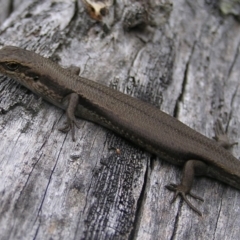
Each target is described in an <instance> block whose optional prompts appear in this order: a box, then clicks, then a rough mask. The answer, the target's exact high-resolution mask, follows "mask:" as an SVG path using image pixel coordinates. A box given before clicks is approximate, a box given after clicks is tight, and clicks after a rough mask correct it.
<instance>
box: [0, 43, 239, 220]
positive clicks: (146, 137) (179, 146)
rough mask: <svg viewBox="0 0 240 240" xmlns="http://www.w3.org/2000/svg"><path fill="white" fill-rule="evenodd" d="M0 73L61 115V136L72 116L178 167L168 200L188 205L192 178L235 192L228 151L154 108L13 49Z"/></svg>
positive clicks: (1, 61)
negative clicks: (64, 117)
mask: <svg viewBox="0 0 240 240" xmlns="http://www.w3.org/2000/svg"><path fill="white" fill-rule="evenodd" d="M0 73H2V74H4V75H7V76H9V77H11V78H13V79H16V80H17V81H19V82H20V83H21V84H23V85H24V86H25V87H27V88H28V89H30V90H31V91H32V92H34V93H35V94H37V95H39V96H41V97H42V98H44V99H46V100H47V101H49V102H51V103H52V104H54V105H56V106H58V107H60V108H62V109H64V110H66V112H67V117H68V122H67V125H66V126H65V127H64V128H63V129H62V130H63V131H66V132H67V131H69V130H70V129H72V130H73V134H74V125H76V120H75V115H76V116H78V117H80V118H84V119H87V120H90V121H93V122H95V123H98V124H100V125H102V126H104V127H107V128H108V129H111V130H113V131H114V132H116V133H118V134H120V135H121V136H123V137H125V138H127V139H129V140H130V141H132V142H133V143H135V144H137V145H139V146H141V147H143V148H144V149H146V150H147V151H149V152H151V153H154V154H156V155H158V156H159V157H160V158H161V159H164V160H166V161H168V162H171V163H173V164H175V165H180V166H184V174H183V178H182V181H181V184H179V185H176V184H170V185H169V186H167V187H168V189H170V190H172V191H175V196H174V200H175V199H176V197H177V196H178V195H181V196H182V197H183V199H184V200H185V201H186V202H187V204H188V205H189V206H190V207H191V208H192V209H193V210H194V211H196V212H197V213H198V214H200V215H201V213H200V212H199V211H198V210H197V209H196V208H195V207H194V206H192V204H191V203H190V202H189V201H188V199H187V198H186V195H191V196H192V197H195V198H197V199H200V200H201V198H199V197H197V196H195V195H194V194H192V193H191V191H190V190H191V186H192V183H193V179H194V175H201V176H208V177H212V178H215V179H217V180H219V181H222V182H225V183H227V184H228V185H231V186H233V187H235V188H237V189H240V162H239V161H238V159H236V158H235V157H234V156H233V155H232V154H231V153H230V152H229V151H227V150H226V149H224V148H223V147H221V146H220V145H218V144H217V143H216V142H215V141H214V140H212V139H209V138H207V137H205V136H203V135H202V134H200V133H198V132H196V131H195V130H193V129H191V128H189V127H188V126H186V125H185V124H183V123H182V122H180V121H179V120H177V119H176V118H174V117H172V116H170V115H168V114H166V113H164V112H162V111H160V110H159V109H157V108H156V107H154V106H152V105H150V104H148V103H145V102H143V101H141V100H138V99H136V98H133V97H131V96H128V95H126V94H123V93H121V92H119V91H116V90H114V89H111V88H109V87H107V86H104V85H101V84H99V83H97V82H94V81H92V80H89V79H86V78H82V77H80V76H77V75H75V74H73V73H72V72H71V71H69V70H67V69H64V68H62V67H60V66H59V65H58V64H56V63H54V62H52V61H51V60H50V59H47V58H44V57H42V56H40V55H38V54H36V53H34V52H32V51H27V50H23V49H21V48H18V47H12V46H8V47H4V48H2V49H1V50H0Z"/></svg>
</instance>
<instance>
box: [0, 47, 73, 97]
mask: <svg viewBox="0 0 240 240" xmlns="http://www.w3.org/2000/svg"><path fill="white" fill-rule="evenodd" d="M64 72H66V73H67V75H69V74H70V73H68V71H64V70H63V69H62V68H61V67H60V66H58V65H57V64H56V63H54V62H52V61H51V60H49V59H47V58H44V57H42V56H40V55H39V54H36V53H35V52H33V51H28V50H25V49H21V48H18V47H13V46H6V47H3V48H2V49H1V50H0V74H3V75H5V76H8V77H10V78H12V79H15V80H17V81H18V82H19V83H20V84H22V85H24V86H25V87H26V88H28V89H30V90H31V91H32V92H34V93H36V94H38V95H40V96H42V95H44V96H46V95H47V96H49V98H54V99H61V98H62V97H63V96H64V95H65V94H67V93H68V92H69V90H68V89H67V88H66V87H65V85H64V83H63V84H62V85H61V81H60V80H61V79H63V80H62V82H64V81H65V77H68V76H66V74H65V75H64ZM62 75H64V77H62ZM59 79H60V80H59Z"/></svg>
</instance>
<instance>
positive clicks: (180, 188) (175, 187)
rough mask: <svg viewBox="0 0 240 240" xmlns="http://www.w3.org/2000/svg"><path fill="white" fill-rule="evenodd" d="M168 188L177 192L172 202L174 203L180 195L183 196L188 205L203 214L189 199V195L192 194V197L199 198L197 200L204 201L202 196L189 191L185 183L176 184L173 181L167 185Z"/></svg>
mask: <svg viewBox="0 0 240 240" xmlns="http://www.w3.org/2000/svg"><path fill="white" fill-rule="evenodd" d="M165 187H166V188H167V189H168V190H170V191H173V192H175V194H174V196H173V199H172V200H171V203H173V202H174V201H175V200H176V199H177V197H178V196H181V197H182V199H183V200H184V201H185V202H186V203H187V205H188V206H189V207H190V208H191V209H192V210H193V211H195V212H196V213H197V214H198V215H200V216H202V213H201V212H200V211H199V210H198V209H197V208H196V207H194V206H193V205H192V204H191V202H190V201H189V200H188V199H187V197H186V196H187V195H190V196H191V197H193V198H195V199H197V200H200V201H204V200H203V199H202V198H201V197H199V196H197V195H195V194H193V193H191V192H188V191H187V190H186V188H185V187H184V186H183V185H181V184H180V185H177V184H174V183H171V184H169V185H167V186H165Z"/></svg>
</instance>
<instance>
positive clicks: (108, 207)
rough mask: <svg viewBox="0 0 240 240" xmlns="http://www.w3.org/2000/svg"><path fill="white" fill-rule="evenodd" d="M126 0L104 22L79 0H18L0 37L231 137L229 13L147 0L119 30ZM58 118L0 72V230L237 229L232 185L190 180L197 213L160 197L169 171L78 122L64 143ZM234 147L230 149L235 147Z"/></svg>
mask: <svg viewBox="0 0 240 240" xmlns="http://www.w3.org/2000/svg"><path fill="white" fill-rule="evenodd" d="M131 3H134V1H131ZM24 4H25V5H24ZM134 4H135V5H133V6H132V5H131V4H130V3H129V1H116V4H115V5H113V8H112V9H110V14H111V18H110V17H109V18H108V17H107V18H106V23H107V25H108V27H106V26H103V24H101V23H97V22H96V21H95V20H92V19H90V18H89V16H88V15H87V13H86V11H85V9H84V7H83V4H82V1H47V0H45V1H44V0H43V1H26V2H25V3H23V5H21V7H20V8H18V9H16V10H15V12H14V13H13V14H12V15H11V16H10V17H9V18H8V19H7V20H6V21H5V22H4V23H3V24H2V27H1V30H0V45H16V46H21V47H23V48H27V49H31V50H34V51H36V52H39V53H41V54H42V55H44V56H51V57H52V58H53V59H55V60H59V63H60V64H62V65H64V66H69V65H71V64H74V65H78V66H80V67H81V75H82V76H84V77H87V78H90V79H93V80H95V81H98V82H101V83H103V84H106V85H108V86H110V87H114V88H117V89H118V90H120V91H122V92H124V93H126V94H130V95H132V96H135V97H138V98H141V99H143V100H145V101H148V102H151V103H152V104H155V105H156V106H158V107H159V108H161V109H162V110H164V111H166V112H168V113H169V114H171V115H173V116H175V117H177V118H179V119H180V120H181V121H183V122H185V123H186V124H187V125H189V126H191V127H193V128H194V129H196V130H198V131H200V132H202V133H203V134H205V135H207V136H208V137H212V136H214V133H213V128H214V124H215V122H216V120H217V119H219V118H220V119H222V121H223V123H224V126H225V127H227V130H228V133H229V136H230V138H231V139H233V140H235V141H238V137H239V126H240V120H239V116H240V114H239V111H240V109H239V103H240V93H239V90H238V86H239V79H238V78H239V77H238V76H239V72H240V70H239V67H238V66H239V61H240V58H239V42H240V41H239V40H240V31H239V30H240V25H239V22H237V21H236V19H235V18H234V17H232V16H223V15H221V13H220V11H219V8H218V5H217V4H211V3H209V1H208V3H207V1H203V0H198V1H194V2H189V1H185V0H179V1H174V5H173V8H172V11H171V5H170V4H169V3H168V1H167V0H166V1H149V2H148V4H146V5H145V6H144V7H145V9H147V12H148V17H149V22H148V25H147V26H146V27H145V28H138V29H136V28H135V29H129V30H126V29H123V25H124V21H126V15H127V13H131V12H135V11H136V10H135V8H134V7H136V6H141V4H140V3H137V4H138V5H136V3H134ZM139 4H140V5H139ZM132 7H133V8H132ZM113 10H114V11H113ZM126 12H127V13H126ZM113 13H114V14H113ZM124 19H125V20H124ZM104 21H105V20H104ZM128 26H129V25H128ZM64 119H65V117H64V114H63V112H62V111H61V110H60V109H57V108H56V107H54V106H52V105H50V104H48V103H46V102H42V101H41V100H40V99H37V98H36V97H35V98H33V94H32V93H30V92H29V91H28V90H26V89H25V88H24V87H20V86H19V85H18V84H16V83H15V81H13V80H10V79H6V78H5V77H1V78H0V134H1V145H0V178H1V181H0V196H1V197H0V226H1V227H0V238H1V239H17V238H20V239H22V238H24V239H33V238H34V239H50V238H53V239H128V238H129V239H133V238H135V239H173V238H175V239H185V238H186V237H187V238H188V239H196V238H198V239H213V238H214V239H215V238H216V237H217V239H238V238H239V230H238V229H239V227H238V226H239V223H240V217H239V216H240V214H239V213H240V208H239V207H238V202H240V192H239V191H237V190H235V189H232V188H230V187H228V186H226V185H224V184H221V183H219V182H217V181H214V180H211V179H199V180H197V181H196V184H195V185H194V192H197V193H198V194H200V195H202V196H203V197H204V199H205V202H204V203H203V204H202V203H200V202H195V201H194V205H196V206H198V208H199V209H200V210H201V211H202V212H203V217H199V216H198V215H196V213H194V212H193V211H191V210H190V209H189V208H188V207H187V206H186V204H184V203H183V202H182V201H181V200H177V201H176V202H175V203H173V204H172V205H170V203H169V201H170V200H171V197H172V193H171V192H169V191H167V190H166V189H165V188H164V186H165V185H166V184H168V183H169V182H179V180H180V176H181V170H180V169H178V168H177V167H175V166H173V165H171V164H168V163H166V162H163V161H161V159H159V158H156V157H154V156H151V155H150V154H149V153H146V152H144V151H142V150H140V149H139V148H137V147H135V146H133V145H132V144H130V143H128V142H127V141H125V140H123V139H122V138H120V137H118V136H116V135H115V134H113V133H112V132H110V131H108V130H106V129H104V128H102V127H100V126H98V125H96V124H93V123H90V122H86V121H83V120H79V123H80V125H81V128H80V129H79V130H77V141H76V142H72V141H71V135H70V134H68V135H64V134H63V133H61V132H59V131H57V128H58V126H59V125H61V124H62V123H63V122H64ZM159 134H161V133H159ZM116 149H119V150H120V154H119V153H117V152H116ZM233 153H234V155H235V156H237V157H238V158H239V156H240V150H239V147H238V146H236V147H234V149H233Z"/></svg>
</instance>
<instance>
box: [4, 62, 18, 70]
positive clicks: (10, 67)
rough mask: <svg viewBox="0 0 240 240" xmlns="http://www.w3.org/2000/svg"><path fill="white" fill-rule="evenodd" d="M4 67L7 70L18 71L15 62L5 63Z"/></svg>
mask: <svg viewBox="0 0 240 240" xmlns="http://www.w3.org/2000/svg"><path fill="white" fill-rule="evenodd" d="M6 66H7V68H8V70H10V71H15V70H17V69H18V67H19V64H18V63H15V62H10V63H6Z"/></svg>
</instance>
